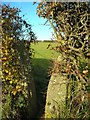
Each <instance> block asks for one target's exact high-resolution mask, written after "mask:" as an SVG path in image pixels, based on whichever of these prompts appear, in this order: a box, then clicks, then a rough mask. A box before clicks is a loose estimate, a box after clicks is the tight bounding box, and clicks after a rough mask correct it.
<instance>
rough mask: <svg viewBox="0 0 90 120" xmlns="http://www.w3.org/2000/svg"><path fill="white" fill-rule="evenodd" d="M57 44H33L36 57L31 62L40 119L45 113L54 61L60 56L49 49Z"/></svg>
mask: <svg viewBox="0 0 90 120" xmlns="http://www.w3.org/2000/svg"><path fill="white" fill-rule="evenodd" d="M56 44H57V43H56V42H54V43H52V42H46V41H45V42H38V43H36V44H31V48H32V49H34V52H35V54H34V56H33V58H32V60H31V63H32V73H33V79H34V80H35V85H36V93H37V101H38V113H37V114H38V117H39V116H40V115H42V114H43V113H44V110H45V103H46V102H45V101H46V93H47V86H48V82H49V80H50V71H51V69H52V66H53V60H54V59H55V58H56V57H57V56H58V53H57V52H55V51H54V50H50V48H48V46H49V45H51V46H52V47H55V46H56Z"/></svg>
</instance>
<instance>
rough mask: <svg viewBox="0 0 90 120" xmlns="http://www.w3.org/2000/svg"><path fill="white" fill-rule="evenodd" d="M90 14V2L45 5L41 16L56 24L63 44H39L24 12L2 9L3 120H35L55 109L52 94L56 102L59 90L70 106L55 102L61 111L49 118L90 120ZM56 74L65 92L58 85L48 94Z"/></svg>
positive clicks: (39, 9) (40, 12) (59, 42)
mask: <svg viewBox="0 0 90 120" xmlns="http://www.w3.org/2000/svg"><path fill="white" fill-rule="evenodd" d="M89 11H90V3H89V2H47V0H44V1H42V2H40V3H39V4H38V7H37V14H38V16H39V17H43V18H46V19H47V21H49V22H50V25H51V26H52V28H53V30H54V36H55V40H57V42H56V41H55V42H53V43H52V42H49V41H48V42H38V43H37V42H36V43H35V44H33V42H32V41H33V40H35V39H36V36H35V34H34V32H33V31H32V26H31V25H30V24H28V23H27V22H26V21H25V20H23V17H20V16H19V13H20V10H19V9H18V8H14V7H13V8H11V7H10V6H9V5H2V19H1V23H2V30H1V29H0V31H1V33H2V53H1V54H2V120H31V119H32V118H34V117H35V115H36V114H35V113H36V112H38V111H39V112H38V114H39V115H40V114H41V113H42V111H44V110H45V105H47V104H48V105H49V106H50V105H51V104H53V103H47V101H46V94H47V93H48V91H49V92H50V93H52V97H54V95H56V94H57V92H58V90H59V91H60V90H62V92H63V95H62V96H60V97H59V98H60V99H62V98H64V97H65V104H64V103H63V102H62V101H61V102H59V100H57V101H54V102H56V104H57V105H58V107H57V106H54V105H52V106H53V108H51V107H50V111H48V116H47V115H45V117H46V118H48V117H49V118H56V119H57V118H59V119H60V118H64V119H66V118H81V119H86V118H90V13H89ZM47 21H46V22H47ZM25 40H29V41H25ZM31 43H32V44H31ZM0 46H1V45H0ZM31 58H32V59H31ZM53 60H55V61H54V62H53ZM52 67H53V68H52ZM53 73H54V74H55V75H56V76H55V78H54V80H56V77H57V79H58V80H57V81H58V82H59V80H60V82H61V83H60V84H61V85H62V86H63V83H64V85H65V86H66V87H65V86H64V87H65V89H64V88H63V89H61V88H60V86H59V84H58V86H57V88H54V87H55V86H54V83H55V81H53V80H51V81H52V88H54V89H49V90H48V89H47V87H49V88H50V86H48V83H49V79H50V75H52V74H53ZM57 75H58V76H57ZM51 77H52V76H51ZM64 78H65V79H64ZM53 86H54V87H53ZM35 87H36V88H35ZM53 90H54V92H53ZM55 90H56V91H55ZM48 95H49V94H48ZM36 96H37V97H36ZM47 97H51V96H47ZM52 100H53V98H52ZM37 104H38V108H37ZM61 105H63V107H62V106H61ZM60 108H62V109H60ZM0 111H1V109H0ZM52 111H53V112H52ZM61 112H62V114H61ZM0 113H1V112H0ZM49 113H50V114H49ZM57 113H58V114H57Z"/></svg>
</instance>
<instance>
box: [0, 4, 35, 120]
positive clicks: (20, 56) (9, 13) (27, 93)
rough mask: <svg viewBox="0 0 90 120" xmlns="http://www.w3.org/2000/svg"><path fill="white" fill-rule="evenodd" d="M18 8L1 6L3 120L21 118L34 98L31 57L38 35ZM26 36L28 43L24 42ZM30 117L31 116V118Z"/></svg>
mask: <svg viewBox="0 0 90 120" xmlns="http://www.w3.org/2000/svg"><path fill="white" fill-rule="evenodd" d="M19 12H20V10H19V9H18V8H14V7H13V8H11V7H10V6H9V5H3V6H2V20H1V22H2V83H3V85H2V106H3V109H2V119H3V120H7V119H9V120H13V119H18V120H20V119H27V118H22V114H23V116H24V114H25V110H28V106H29V104H30V101H29V99H30V98H31V97H32V94H31V93H32V90H31V88H30V84H31V83H30V80H31V79H32V78H31V63H30V60H31V55H32V51H31V49H30V42H31V41H32V40H35V39H36V37H35V34H34V33H33V31H32V29H31V25H29V24H28V23H27V22H26V21H25V20H23V19H22V17H20V16H19ZM25 33H28V34H29V36H30V37H29V41H25V40H24V37H23V36H24V35H25ZM28 116H29V115H28Z"/></svg>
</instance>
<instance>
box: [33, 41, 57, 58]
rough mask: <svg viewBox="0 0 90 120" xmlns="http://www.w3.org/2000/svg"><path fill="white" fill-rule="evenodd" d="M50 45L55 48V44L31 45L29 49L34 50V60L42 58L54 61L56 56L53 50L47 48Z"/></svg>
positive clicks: (40, 43) (39, 43)
mask: <svg viewBox="0 0 90 120" xmlns="http://www.w3.org/2000/svg"><path fill="white" fill-rule="evenodd" d="M49 44H51V45H52V46H53V47H54V46H56V44H57V43H56V42H38V43H36V44H31V48H34V50H35V58H44V59H54V58H56V56H57V55H58V53H56V52H55V51H53V50H50V48H48V45H49Z"/></svg>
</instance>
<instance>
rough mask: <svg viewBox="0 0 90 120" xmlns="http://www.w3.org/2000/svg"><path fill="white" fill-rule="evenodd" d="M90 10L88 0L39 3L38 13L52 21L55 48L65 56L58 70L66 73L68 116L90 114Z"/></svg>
mask: <svg viewBox="0 0 90 120" xmlns="http://www.w3.org/2000/svg"><path fill="white" fill-rule="evenodd" d="M89 11H90V3H89V2H48V1H47V0H46V1H42V2H40V3H39V5H38V7H37V13H38V16H40V17H43V18H46V19H47V21H49V22H50V24H51V26H52V28H53V30H54V33H55V37H56V39H57V41H58V45H57V46H56V48H54V49H56V51H57V52H59V53H60V56H61V57H62V61H61V62H60V63H59V66H58V69H59V70H58V72H59V74H60V75H61V76H66V77H67V80H66V86H67V90H66V93H67V95H66V104H65V110H64V111H63V113H64V116H63V117H65V118H89V117H90V12H89ZM57 65H58V63H57ZM54 72H55V70H54ZM62 82H63V81H62ZM58 104H59V103H58ZM59 117H62V116H59Z"/></svg>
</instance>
